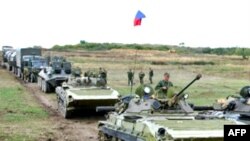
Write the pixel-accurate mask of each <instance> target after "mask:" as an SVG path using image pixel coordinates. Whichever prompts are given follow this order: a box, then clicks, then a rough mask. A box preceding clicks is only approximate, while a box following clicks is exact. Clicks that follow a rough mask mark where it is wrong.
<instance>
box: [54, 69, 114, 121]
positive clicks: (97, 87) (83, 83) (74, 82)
mask: <svg viewBox="0 0 250 141" xmlns="http://www.w3.org/2000/svg"><path fill="white" fill-rule="evenodd" d="M78 72H79V71H78ZM72 73H73V72H72ZM73 74H75V73H73ZM56 94H57V100H58V107H59V108H58V109H59V111H60V113H62V115H63V117H65V118H70V116H71V115H72V111H73V110H75V109H84V110H85V111H91V110H92V111H93V110H95V111H96V112H101V111H110V110H114V109H115V108H114V105H115V103H116V102H118V99H119V93H118V92H117V91H116V90H114V89H112V88H110V87H108V86H106V83H105V80H103V79H102V78H100V77H81V76H80V75H78V76H77V77H71V78H70V79H69V80H68V82H64V83H63V85H62V86H59V87H57V88H56Z"/></svg>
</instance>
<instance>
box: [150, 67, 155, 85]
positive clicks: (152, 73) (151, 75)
mask: <svg viewBox="0 0 250 141" xmlns="http://www.w3.org/2000/svg"><path fill="white" fill-rule="evenodd" d="M153 76H154V71H153V70H152V69H150V70H149V81H150V84H153Z"/></svg>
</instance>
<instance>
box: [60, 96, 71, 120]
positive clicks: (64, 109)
mask: <svg viewBox="0 0 250 141" xmlns="http://www.w3.org/2000/svg"><path fill="white" fill-rule="evenodd" d="M57 103H58V110H59V112H60V113H61V114H62V116H63V117H64V118H66V119H69V118H70V117H71V111H70V110H68V108H67V102H66V101H65V99H64V100H62V99H61V98H60V97H59V96H57Z"/></svg>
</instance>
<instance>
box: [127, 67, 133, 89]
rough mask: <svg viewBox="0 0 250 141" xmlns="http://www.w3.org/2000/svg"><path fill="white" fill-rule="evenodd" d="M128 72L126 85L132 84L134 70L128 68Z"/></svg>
mask: <svg viewBox="0 0 250 141" xmlns="http://www.w3.org/2000/svg"><path fill="white" fill-rule="evenodd" d="M127 73H128V85H131V86H132V85H133V79H134V72H133V71H132V70H131V69H129V71H128V72H127Z"/></svg>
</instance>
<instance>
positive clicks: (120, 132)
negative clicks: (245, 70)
mask: <svg viewBox="0 0 250 141" xmlns="http://www.w3.org/2000/svg"><path fill="white" fill-rule="evenodd" d="M200 77H201V75H197V77H196V78H195V79H194V80H193V81H192V82H191V83H189V84H188V85H187V86H186V87H185V88H183V89H182V90H181V91H180V92H179V93H178V94H176V95H174V96H173V97H172V98H171V99H169V100H163V99H162V100H161V101H158V100H157V99H147V100H142V99H140V98H136V96H127V97H123V98H122V99H121V102H120V104H118V106H117V111H116V112H110V113H109V114H108V116H107V120H106V121H100V122H99V124H98V128H99V140H100V141H104V140H105V141H111V140H124V141H175V140H178V141H182V140H193V141H196V140H199V141H201V140H202V141H208V140H212V141H216V140H223V127H224V125H225V124H236V122H235V121H231V120H226V119H225V118H224V116H223V114H222V112H202V113H198V112H195V111H193V109H192V108H191V107H190V105H189V104H188V103H187V102H186V99H187V96H188V95H185V94H183V92H184V91H185V90H186V89H187V88H188V87H189V86H190V85H191V84H192V83H193V82H194V81H196V80H198V79H199V78H200ZM131 97H135V98H131Z"/></svg>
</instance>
